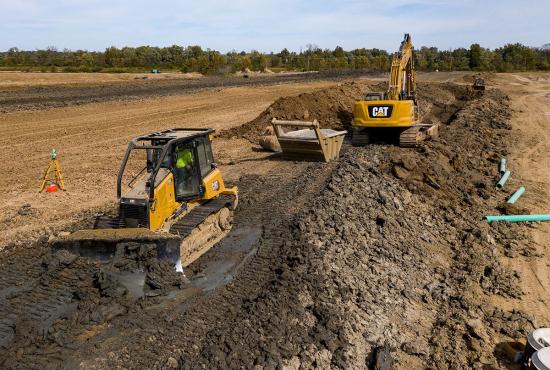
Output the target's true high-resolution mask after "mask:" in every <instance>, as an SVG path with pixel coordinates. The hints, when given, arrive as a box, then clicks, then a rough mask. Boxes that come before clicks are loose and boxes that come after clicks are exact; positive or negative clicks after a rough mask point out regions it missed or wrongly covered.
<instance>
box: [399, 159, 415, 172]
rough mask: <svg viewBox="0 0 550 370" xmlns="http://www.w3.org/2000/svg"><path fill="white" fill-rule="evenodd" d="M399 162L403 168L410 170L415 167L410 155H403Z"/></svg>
mask: <svg viewBox="0 0 550 370" xmlns="http://www.w3.org/2000/svg"><path fill="white" fill-rule="evenodd" d="M401 163H402V164H403V167H405V169H407V170H409V171H412V170H414V169H415V168H416V161H415V160H414V159H413V158H411V157H403V158H402V159H401Z"/></svg>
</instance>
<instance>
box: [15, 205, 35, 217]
mask: <svg viewBox="0 0 550 370" xmlns="http://www.w3.org/2000/svg"><path fill="white" fill-rule="evenodd" d="M34 213H35V210H34V209H33V208H32V206H31V205H30V203H25V204H23V205H22V206H21V207H20V208H19V209H18V210H17V214H18V215H20V216H32V215H33V214H34Z"/></svg>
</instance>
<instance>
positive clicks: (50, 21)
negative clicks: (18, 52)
mask: <svg viewBox="0 0 550 370" xmlns="http://www.w3.org/2000/svg"><path fill="white" fill-rule="evenodd" d="M0 9H2V12H0V32H2V34H3V35H6V34H7V35H10V37H3V38H2V39H0V50H2V49H7V48H9V47H11V46H17V47H19V48H22V49H34V48H44V47H46V46H48V45H56V46H57V47H58V48H64V47H67V48H72V49H78V48H86V49H94V50H102V49H104V48H105V47H108V46H111V45H115V46H125V45H128V46H137V45H146V44H149V45H158V46H164V45H171V44H180V45H188V44H200V45H202V46H203V47H210V48H213V49H218V50H222V51H228V50H231V49H238V50H251V49H258V50H262V51H278V50H280V49H282V48H284V47H287V48H290V49H293V50H298V49H299V48H300V46H304V45H306V44H308V43H314V44H317V45H319V46H320V47H323V48H334V47H335V46H336V45H341V46H343V47H345V48H347V49H350V48H357V47H378V48H384V49H388V50H395V49H396V48H397V47H398V45H399V41H400V40H401V38H402V34H403V33H404V32H409V33H411V34H412V36H413V41H414V42H415V45H417V46H420V45H430V46H432V45H434V46H439V47H440V48H445V49H446V48H454V47H460V46H469V44H471V43H473V42H478V43H480V44H482V45H484V46H487V47H497V46H500V45H502V44H504V43H507V42H522V43H525V44H529V45H534V46H538V45H542V44H543V43H546V42H549V41H550V40H548V39H545V37H546V36H545V35H546V34H547V30H546V25H547V22H548V18H550V17H549V16H550V14H549V13H550V10H549V7H548V6H547V0H526V1H524V2H517V1H511V0H502V1H498V0H485V1H479V0H463V1H449V0H393V1H374V0H362V1H359V0H340V1H338V2H335V1H327V0H319V1H313V0H307V1H306V0H297V1H290V0H279V1H275V0H263V1H252V0H233V1H221V0H201V1H200V2H189V1H185V2H183V1H169V0H157V1H155V2H150V1H145V0H135V1H130V0H110V1H108V0H73V1H69V0H50V1H39V0H19V1H17V2H14V1H6V0H0Z"/></svg>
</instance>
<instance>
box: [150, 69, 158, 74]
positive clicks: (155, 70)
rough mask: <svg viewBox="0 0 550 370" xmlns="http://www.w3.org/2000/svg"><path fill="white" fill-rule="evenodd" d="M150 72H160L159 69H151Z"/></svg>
mask: <svg viewBox="0 0 550 370" xmlns="http://www.w3.org/2000/svg"><path fill="white" fill-rule="evenodd" d="M151 73H153V74H156V75H158V74H159V73H160V69H152V70H151Z"/></svg>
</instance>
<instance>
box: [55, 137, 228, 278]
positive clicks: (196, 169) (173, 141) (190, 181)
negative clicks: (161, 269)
mask: <svg viewBox="0 0 550 370" xmlns="http://www.w3.org/2000/svg"><path fill="white" fill-rule="evenodd" d="M213 132H214V130H212V129H202V128H174V129H170V130H166V131H161V132H153V133H150V134H148V135H143V136H139V137H137V138H135V139H133V140H131V141H130V143H129V144H128V148H127V150H126V154H125V156H124V159H123V161H122V164H121V167H120V170H119V173H118V178H117V197H118V214H117V215H116V216H101V217H98V218H97V219H96V220H95V224H94V227H93V229H88V230H79V231H76V232H74V233H72V234H70V235H67V236H63V237H60V238H58V239H56V240H54V241H53V242H52V244H53V247H54V248H58V249H60V248H61V249H68V250H70V251H72V252H75V253H78V254H80V255H83V256H88V257H94V258H96V259H99V260H102V261H108V260H112V259H113V257H114V256H115V254H118V253H124V251H123V250H121V249H123V248H125V246H128V245H129V243H130V245H131V244H132V243H134V244H135V243H142V244H148V245H151V244H153V245H155V246H156V255H157V257H158V258H160V259H163V260H168V261H170V262H171V263H173V265H174V267H175V268H176V270H177V271H182V270H183V267H185V266H187V265H189V264H190V263H192V262H193V261H195V260H196V259H197V258H198V257H200V256H201V255H202V254H203V253H205V252H206V251H207V250H208V249H210V248H211V247H212V246H214V244H216V243H217V242H219V241H220V240H221V239H222V238H223V237H224V236H225V235H226V234H227V233H229V230H230V229H231V226H232V221H233V211H234V209H235V207H236V206H237V196H238V189H237V188H236V187H231V188H228V187H226V186H225V183H224V181H223V178H222V175H221V172H220V170H219V169H218V168H217V167H216V163H215V162H214V157H213V154H212V147H211V137H212V134H213ZM123 179H124V180H126V179H128V180H129V181H128V182H125V183H123Z"/></svg>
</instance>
